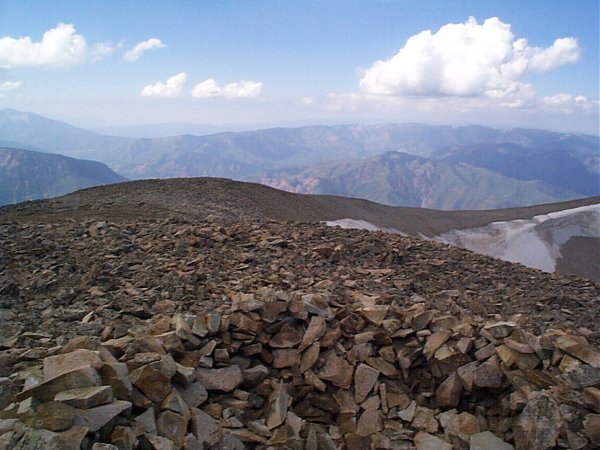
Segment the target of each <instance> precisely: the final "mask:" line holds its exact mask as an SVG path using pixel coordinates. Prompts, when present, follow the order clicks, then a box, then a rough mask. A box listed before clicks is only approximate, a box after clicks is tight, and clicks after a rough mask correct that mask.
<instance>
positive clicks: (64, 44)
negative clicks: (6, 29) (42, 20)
mask: <svg viewBox="0 0 600 450" xmlns="http://www.w3.org/2000/svg"><path fill="white" fill-rule="evenodd" d="M112 51H113V49H112V47H111V46H110V44H106V43H101V44H95V45H93V46H91V47H90V46H88V44H87V41H86V39H85V37H84V36H82V35H81V34H77V32H76V30H75V27H74V26H73V25H72V24H65V23H59V24H58V25H57V26H56V27H55V28H52V29H50V30H48V31H46V32H45V33H44V35H43V36H42V40H41V41H39V42H34V41H32V40H31V37H29V36H24V37H19V38H12V37H8V36H5V37H2V38H0V68H2V69H14V68H22V67H65V66H70V65H74V64H80V63H82V62H84V61H86V59H88V58H89V59H90V60H92V61H97V60H99V59H101V58H103V57H104V56H106V55H107V54H110V53H112Z"/></svg>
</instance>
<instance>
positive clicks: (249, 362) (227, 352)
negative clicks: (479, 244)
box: [0, 283, 600, 450]
mask: <svg viewBox="0 0 600 450" xmlns="http://www.w3.org/2000/svg"><path fill="white" fill-rule="evenodd" d="M168 303H169V300H164V301H163V302H162V303H161V302H158V303H157V304H156V305H155V307H154V312H155V313H154V314H153V315H151V317H149V318H147V319H145V320H140V321H138V322H137V323H136V325H132V326H131V327H129V328H128V329H120V330H116V329H114V328H113V327H111V326H107V327H106V328H105V329H103V330H102V332H101V333H99V336H89V335H88V336H83V335H79V336H75V337H73V338H72V339H71V340H70V341H69V342H67V343H66V344H65V345H62V346H55V347H52V348H46V349H45V351H44V352H39V351H36V348H31V349H29V350H27V351H24V352H21V353H20V354H18V358H16V361H17V363H16V364H15V365H14V367H13V370H12V373H10V374H9V375H8V376H7V377H5V378H2V379H0V386H1V390H0V406H1V407H2V411H1V412H0V417H1V420H0V433H1V435H0V448H5V449H34V448H48V449H51V448H55V449H63V448H64V449H78V448H86V449H89V448H92V449H95V450H100V449H134V448H142V449H154V450H165V449H166V450H170V449H178V448H184V449H202V448H214V449H243V448H257V449H278V448H290V449H314V450H320V449H327V450H328V449H332V450H334V449H348V450H353V449H357V450H359V449H360V450H364V449H369V448H371V449H410V448H416V449H417V450H440V449H448V450H449V449H453V448H455V449H471V450H487V449H511V448H516V449H549V448H572V449H592V448H598V446H600V389H599V388H600V351H598V350H597V349H596V348H594V347H593V346H592V345H590V344H589V343H588V341H587V340H586V338H585V337H584V336H582V335H575V334H567V333H566V332H564V331H559V330H552V329H549V330H546V332H545V333H544V334H543V335H540V336H536V335H534V334H532V333H531V332H528V331H526V330H524V329H523V328H521V327H520V326H519V320H520V318H519V317H518V316H516V317H511V318H510V319H511V320H503V319H502V318H501V317H491V318H487V319H484V318H482V317H479V316H476V315H473V314H471V313H468V312H465V311H463V310H461V309H460V308H458V307H456V305H455V308H450V309H449V310H453V311H455V312H453V313H451V314H449V313H448V312H447V311H440V310H436V309H434V308H431V307H429V306H428V305H427V304H426V303H425V302H423V298H422V297H420V296H419V295H416V294H415V295H413V296H412V297H411V298H410V299H408V300H406V299H405V300H403V301H392V302H389V303H384V302H382V301H381V298H380V297H379V296H377V295H368V294H362V293H355V294H354V295H353V296H352V297H351V298H349V299H347V302H346V303H340V302H338V301H337V300H335V299H334V298H333V296H331V295H330V293H329V291H328V290H327V289H326V283H321V286H314V287H313V289H311V290H310V291H285V290H275V289H271V288H263V289H257V290H256V291H255V292H252V293H242V292H236V293H232V294H231V295H230V296H229V297H228V298H227V299H226V301H224V302H223V303H222V304H220V305H218V306H217V307H216V308H215V309H213V310H211V311H208V312H205V313H194V314H192V313H186V312H185V311H183V312H180V313H177V314H164V313H162V314H161V313H160V311H159V310H160V309H161V307H165V309H168V308H166V306H168ZM86 320H89V319H86V318H84V319H83V320H82V321H86ZM30 337H31V338H36V337H37V338H40V336H34V333H31V336H30ZM42 338H43V337H42Z"/></svg>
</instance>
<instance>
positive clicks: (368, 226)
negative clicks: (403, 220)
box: [325, 219, 408, 236]
mask: <svg viewBox="0 0 600 450" xmlns="http://www.w3.org/2000/svg"><path fill="white" fill-rule="evenodd" d="M325 225H327V226H329V227H340V228H343V229H346V230H348V229H350V230H367V231H385V232H386V233H393V234H400V235H402V236H408V234H406V233H404V232H402V231H400V230H397V229H396V228H382V227H379V226H377V225H375V224H373V223H371V222H367V221H366V220H359V219H340V220H330V221H326V222H325Z"/></svg>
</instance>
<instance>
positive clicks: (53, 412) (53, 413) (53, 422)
mask: <svg viewBox="0 0 600 450" xmlns="http://www.w3.org/2000/svg"><path fill="white" fill-rule="evenodd" d="M74 420H75V410H74V408H72V407H71V406H68V405H64V404H62V403H59V402H48V403H42V404H41V405H39V406H38V407H37V408H36V409H35V415H33V416H32V417H28V418H25V419H24V422H25V423H26V424H27V425H29V426H30V427H33V428H45V429H47V430H50V431H64V430H67V429H69V428H71V426H73V423H74Z"/></svg>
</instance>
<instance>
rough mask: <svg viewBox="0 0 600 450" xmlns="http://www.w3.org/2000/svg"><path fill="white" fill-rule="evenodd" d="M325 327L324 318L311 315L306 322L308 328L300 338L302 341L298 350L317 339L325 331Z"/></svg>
mask: <svg viewBox="0 0 600 450" xmlns="http://www.w3.org/2000/svg"><path fill="white" fill-rule="evenodd" d="M326 329H327V323H326V321H325V319H324V318H323V317H321V316H313V317H311V319H310V322H309V324H308V328H307V329H306V332H305V333H304V336H303V338H302V343H301V344H300V347H299V350H300V351H302V350H304V349H305V348H307V347H308V346H309V345H311V344H312V343H313V342H315V341H316V340H317V339H319V338H320V337H321V336H323V334H324V333H325V330H326Z"/></svg>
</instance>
